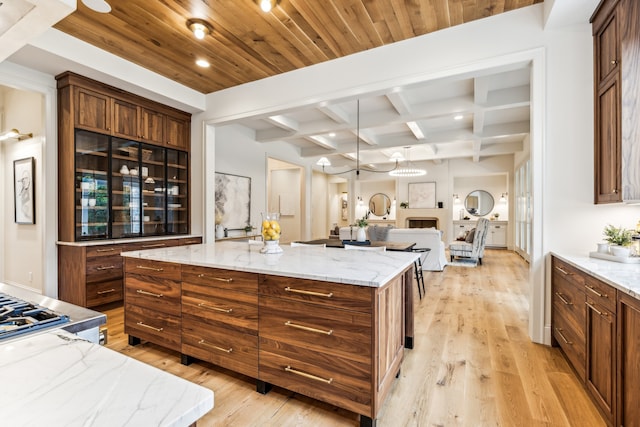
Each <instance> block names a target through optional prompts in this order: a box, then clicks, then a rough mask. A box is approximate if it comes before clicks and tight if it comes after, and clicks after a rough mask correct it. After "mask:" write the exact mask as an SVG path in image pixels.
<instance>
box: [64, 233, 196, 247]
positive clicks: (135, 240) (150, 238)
mask: <svg viewBox="0 0 640 427" xmlns="http://www.w3.org/2000/svg"><path fill="white" fill-rule="evenodd" d="M197 237H202V235H200V234H172V235H167V236H148V237H131V238H126V239H105V240H83V241H80V242H64V241H61V240H58V241H56V245H58V246H78V247H85V246H87V247H88V246H102V245H122V244H126V243H139V242H154V241H157V240H177V239H192V238H197Z"/></svg>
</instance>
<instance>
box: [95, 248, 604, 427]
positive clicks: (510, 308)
mask: <svg viewBox="0 0 640 427" xmlns="http://www.w3.org/2000/svg"><path fill="white" fill-rule="evenodd" d="M425 285H426V288H427V294H426V296H425V297H424V298H422V299H419V297H418V295H417V292H416V293H414V296H415V300H414V310H415V347H414V349H413V350H405V360H404V362H403V365H402V369H401V372H400V376H399V379H398V380H397V381H395V382H394V384H393V385H392V388H391V392H390V394H389V396H388V398H387V400H386V402H385V404H384V405H383V407H382V409H381V413H380V416H379V419H378V426H379V427H396V426H402V427H405V426H406V427H410V426H415V427H427V426H474V427H475V426H505V427H507V426H508V427H510V426H527V427H529V426H554V427H555V426H559V427H563V426H581V427H582V426H587V427H590V426H603V425H605V423H604V421H603V420H602V418H601V417H600V415H599V413H598V411H597V410H596V408H595V406H594V405H593V404H592V403H591V401H590V400H589V398H588V397H587V394H586V392H585V390H584V388H583V387H582V386H581V384H580V382H579V381H578V380H577V378H576V376H575V374H574V373H573V372H572V371H571V369H570V367H569V365H568V364H567V363H566V360H565V359H564V357H563V356H562V355H561V353H560V351H559V349H557V348H550V347H547V346H543V345H539V344H534V343H532V342H531V340H530V339H529V337H528V333H527V330H528V324H527V322H528V292H529V291H528V286H529V284H528V265H527V264H526V263H525V262H524V261H523V260H522V259H521V258H520V257H519V256H517V255H516V254H514V253H513V252H509V251H505V250H487V251H485V258H484V259H483V264H482V265H481V266H478V267H476V268H468V267H454V266H448V267H446V268H445V270H444V271H443V272H425ZM414 286H415V284H414ZM105 313H106V314H107V316H108V320H107V325H108V335H109V336H108V344H107V347H109V348H111V349H113V350H116V351H119V352H121V353H123V354H126V355H128V356H130V357H133V358H135V359H138V360H141V361H143V362H145V363H148V364H150V365H153V366H156V367H158V368H160V369H163V370H165V371H167V372H170V373H172V374H175V375H178V376H181V377H183V378H185V379H188V380H189V381H193V382H195V383H197V384H200V385H202V386H204V387H208V388H210V389H211V390H213V391H214V393H215V407H214V409H213V410H211V411H210V412H209V413H208V414H207V415H205V416H204V417H203V418H202V419H201V420H200V421H199V422H198V426H199V427H214V426H215V427H217V426H225V427H226V426H238V427H246V426H260V427H263V426H274V427H275V426H278V427H280V426H287V427H289V426H291V427H294V426H323V427H324V426H329V427H333V426H336V427H342V426H353V427H355V426H358V425H359V416H358V415H356V414H354V413H351V412H349V411H345V410H343V409H340V408H336V407H334V406H331V405H327V404H324V403H322V402H318V401H316V400H313V399H310V398H307V397H304V396H300V395H297V394H295V393H292V392H289V391H286V390H283V389H280V388H278V387H274V389H273V390H272V391H271V392H270V393H268V394H267V395H261V394H259V393H257V392H256V391H255V387H256V384H255V380H253V379H251V378H249V377H246V376H244V375H240V374H236V373H234V372H231V371H228V370H226V369H223V368H219V367H216V366H214V365H211V364H209V363H206V362H200V361H196V362H194V363H192V364H191V365H189V366H183V365H182V364H181V363H180V357H179V354H178V353H176V352H172V351H168V350H165V349H163V348H161V347H159V346H156V345H154V344H149V343H144V342H143V343H142V344H141V345H138V346H135V347H131V346H129V345H128V342H127V336H126V335H125V334H124V325H123V309H122V307H121V306H120V307H109V308H107V309H106V310H105Z"/></svg>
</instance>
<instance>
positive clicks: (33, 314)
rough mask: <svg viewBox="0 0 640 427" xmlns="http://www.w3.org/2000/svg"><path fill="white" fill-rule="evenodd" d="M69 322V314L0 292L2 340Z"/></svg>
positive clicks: (0, 329)
mask: <svg viewBox="0 0 640 427" xmlns="http://www.w3.org/2000/svg"><path fill="white" fill-rule="evenodd" d="M68 322H69V316H67V315H64V314H58V313H56V312H54V311H52V310H49V309H47V308H45V307H41V306H39V305H35V304H32V303H30V302H27V301H25V300H22V299H20V298H16V297H14V296H11V295H7V294H4V293H0V340H2V339H5V338H10V337H14V336H16V335H21V334H26V333H28V332H33V331H37V330H39V329H44V328H50V327H53V326H58V325H62V324H65V323H68Z"/></svg>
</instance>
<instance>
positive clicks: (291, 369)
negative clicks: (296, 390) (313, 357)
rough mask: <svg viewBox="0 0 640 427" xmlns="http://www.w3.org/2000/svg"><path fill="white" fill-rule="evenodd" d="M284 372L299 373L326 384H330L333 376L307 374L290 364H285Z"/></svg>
mask: <svg viewBox="0 0 640 427" xmlns="http://www.w3.org/2000/svg"><path fill="white" fill-rule="evenodd" d="M284 370H285V371H286V372H291V373H292V374H296V375H300V376H301V377H305V378H309V379H311V380H316V381H320V382H323V383H326V384H331V383H332V382H333V378H329V379H326V378H322V377H318V376H315V375H311V374H307V373H306V372H302V371H298V370H297V369H293V368H292V367H291V366H287V367H286V368H284Z"/></svg>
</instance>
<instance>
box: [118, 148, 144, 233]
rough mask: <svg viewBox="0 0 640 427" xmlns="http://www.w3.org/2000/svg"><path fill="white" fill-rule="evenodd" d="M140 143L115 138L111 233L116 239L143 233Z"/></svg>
mask: <svg viewBox="0 0 640 427" xmlns="http://www.w3.org/2000/svg"><path fill="white" fill-rule="evenodd" d="M139 145H140V144H139V143H137V142H134V141H129V140H125V139H120V138H112V140H111V197H112V203H111V211H112V216H113V218H112V222H111V236H112V237H113V238H114V239H119V238H123V237H137V236H140V234H141V225H140V222H141V220H142V210H141V208H142V206H141V201H140V197H141V182H140V180H141V176H140V158H139V155H140V154H139Z"/></svg>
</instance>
